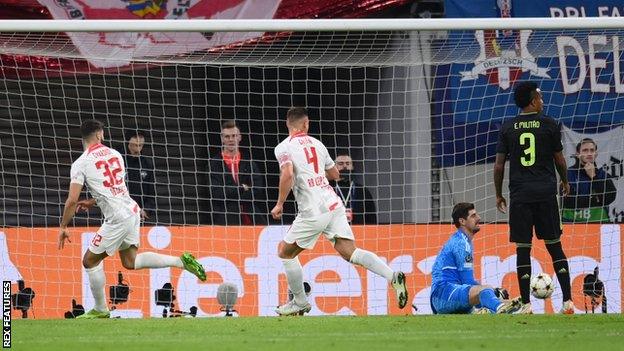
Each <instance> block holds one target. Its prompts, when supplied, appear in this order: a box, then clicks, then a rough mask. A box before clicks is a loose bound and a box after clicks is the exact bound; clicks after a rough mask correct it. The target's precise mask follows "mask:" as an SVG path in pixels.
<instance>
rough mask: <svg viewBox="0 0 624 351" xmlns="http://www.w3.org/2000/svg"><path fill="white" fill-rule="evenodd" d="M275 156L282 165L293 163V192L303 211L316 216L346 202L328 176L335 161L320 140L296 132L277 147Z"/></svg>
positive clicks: (310, 215)
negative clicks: (337, 192) (328, 170)
mask: <svg viewBox="0 0 624 351" xmlns="http://www.w3.org/2000/svg"><path fill="white" fill-rule="evenodd" d="M275 157H276V158H277V161H278V162H279V166H280V168H281V167H282V166H283V165H285V164H287V163H292V165H293V170H294V178H295V179H294V184H293V193H294V194H295V200H296V201H297V206H298V208H299V214H301V215H303V216H306V217H308V216H309V217H316V216H318V215H321V214H323V213H327V212H330V211H332V210H334V209H335V208H336V207H337V206H339V205H341V204H342V202H341V200H340V199H339V198H338V196H337V195H336V193H335V192H334V189H333V188H332V187H331V186H330V185H329V182H328V181H327V177H325V170H326V169H330V168H332V167H334V161H333V160H332V158H331V157H330V156H329V152H327V148H326V147H325V145H323V143H321V142H320V141H319V140H317V139H315V138H313V137H311V136H309V135H307V134H305V133H297V134H294V135H292V136H289V137H288V138H287V139H285V140H284V141H282V142H281V143H279V145H277V147H275Z"/></svg>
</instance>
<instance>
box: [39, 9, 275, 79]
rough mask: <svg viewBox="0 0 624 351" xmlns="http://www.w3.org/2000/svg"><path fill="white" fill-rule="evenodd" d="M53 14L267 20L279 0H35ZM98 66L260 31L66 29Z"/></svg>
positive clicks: (220, 42)
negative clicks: (102, 30) (163, 31)
mask: <svg viewBox="0 0 624 351" xmlns="http://www.w3.org/2000/svg"><path fill="white" fill-rule="evenodd" d="M38 1H39V2H40V3H41V4H42V5H44V6H46V7H47V8H48V10H49V11H50V14H51V15H52V16H53V17H54V18H55V19H74V20H91V19H142V18H143V19H146V20H147V19H171V20H178V19H241V20H242V19H271V18H273V16H274V14H275V11H276V10H277V8H278V7H279V4H280V0H222V1H212V0H174V1H167V0H125V1H124V0H38ZM67 34H68V35H69V37H70V38H71V39H72V41H73V43H74V45H75V46H76V47H77V48H78V50H79V51H80V53H81V54H82V55H83V56H84V57H85V58H86V59H87V60H88V61H89V62H90V63H91V64H92V65H94V66H96V67H99V68H106V67H118V66H124V65H127V64H129V63H131V62H132V61H133V60H135V59H146V58H155V57H161V56H167V55H175V54H181V53H188V52H193V51H198V50H205V49H208V48H212V47H219V46H223V45H228V44H232V43H236V42H241V41H244V40H248V39H252V38H255V37H258V36H260V35H262V33H251V32H246V33H227V32H218V33H197V32H191V33H184V32H168V33H130V32H119V33H93V32H90V33H82V32H80V33H77V32H71V33H67Z"/></svg>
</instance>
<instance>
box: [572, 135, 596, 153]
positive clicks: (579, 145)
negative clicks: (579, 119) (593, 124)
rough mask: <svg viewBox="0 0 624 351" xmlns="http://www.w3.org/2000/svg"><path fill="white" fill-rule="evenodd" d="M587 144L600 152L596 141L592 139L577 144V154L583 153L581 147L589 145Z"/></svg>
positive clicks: (584, 139) (585, 139)
mask: <svg viewBox="0 0 624 351" xmlns="http://www.w3.org/2000/svg"><path fill="white" fill-rule="evenodd" d="M587 143H592V144H594V148H595V149H596V151H598V144H596V142H595V141H594V139H592V138H583V139H582V140H581V141H579V143H578V144H576V153H577V154H578V153H579V152H581V146H582V145H583V144H587Z"/></svg>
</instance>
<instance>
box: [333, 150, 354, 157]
mask: <svg viewBox="0 0 624 351" xmlns="http://www.w3.org/2000/svg"><path fill="white" fill-rule="evenodd" d="M338 156H349V157H351V154H350V153H349V150H345V149H339V150H338V151H336V157H338Z"/></svg>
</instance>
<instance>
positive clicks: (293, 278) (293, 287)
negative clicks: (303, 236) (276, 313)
mask: <svg viewBox="0 0 624 351" xmlns="http://www.w3.org/2000/svg"><path fill="white" fill-rule="evenodd" d="M282 263H283V264H284V270H285V271H286V278H287V279H288V288H289V289H290V291H291V292H292V293H293V296H294V299H295V302H296V303H297V304H298V305H303V304H305V303H306V302H308V299H307V297H306V294H305V291H304V289H303V268H301V263H300V262H299V258H298V257H295V258H293V259H284V258H283V259H282Z"/></svg>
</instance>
